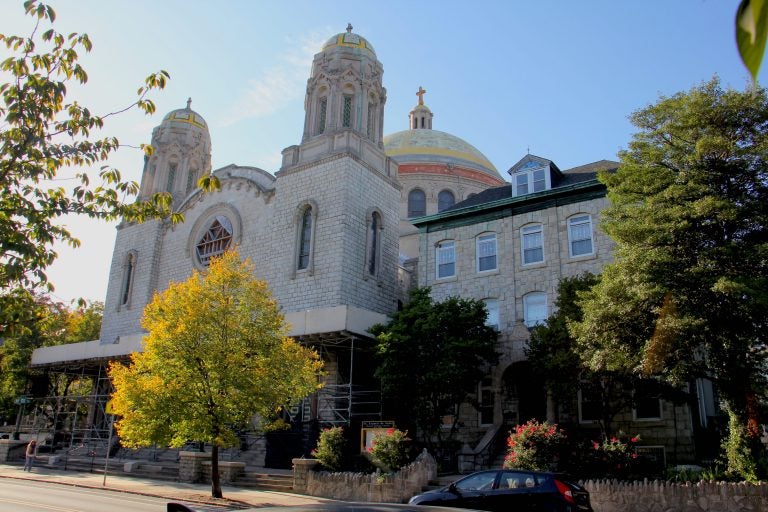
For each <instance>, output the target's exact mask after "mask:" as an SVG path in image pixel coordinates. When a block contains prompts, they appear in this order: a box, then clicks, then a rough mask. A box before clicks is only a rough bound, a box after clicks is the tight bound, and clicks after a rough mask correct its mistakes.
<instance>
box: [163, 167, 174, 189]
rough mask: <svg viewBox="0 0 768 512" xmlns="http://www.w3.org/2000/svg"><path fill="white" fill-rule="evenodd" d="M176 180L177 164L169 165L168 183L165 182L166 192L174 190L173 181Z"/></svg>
mask: <svg viewBox="0 0 768 512" xmlns="http://www.w3.org/2000/svg"><path fill="white" fill-rule="evenodd" d="M174 181H176V164H171V165H169V166H168V183H166V184H165V191H166V192H173V182H174Z"/></svg>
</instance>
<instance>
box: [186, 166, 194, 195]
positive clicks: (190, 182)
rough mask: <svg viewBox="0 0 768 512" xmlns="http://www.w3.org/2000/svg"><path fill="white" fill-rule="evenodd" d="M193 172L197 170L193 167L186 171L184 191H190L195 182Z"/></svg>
mask: <svg viewBox="0 0 768 512" xmlns="http://www.w3.org/2000/svg"><path fill="white" fill-rule="evenodd" d="M195 174H197V171H195V170H194V169H190V170H189V172H188V173H187V188H186V193H187V194H189V193H190V192H191V191H192V187H193V186H194V184H195Z"/></svg>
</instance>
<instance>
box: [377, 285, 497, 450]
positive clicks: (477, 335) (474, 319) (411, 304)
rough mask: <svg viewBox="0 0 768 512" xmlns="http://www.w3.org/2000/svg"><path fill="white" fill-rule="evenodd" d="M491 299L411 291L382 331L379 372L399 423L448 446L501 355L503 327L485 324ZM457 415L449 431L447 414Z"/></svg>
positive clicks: (379, 334) (431, 441)
mask: <svg viewBox="0 0 768 512" xmlns="http://www.w3.org/2000/svg"><path fill="white" fill-rule="evenodd" d="M487 314H488V313H487V311H486V309H485V304H483V302H482V301H479V300H473V299H463V298H459V297H450V298H448V299H446V300H444V301H443V302H434V301H433V300H432V297H431V296H430V289H429V288H418V289H415V290H414V291H412V292H411V294H410V298H409V301H408V302H407V303H406V304H405V306H404V307H403V309H402V310H400V311H397V312H396V313H394V314H393V315H392V317H391V319H390V321H389V323H388V324H387V325H377V326H374V327H373V328H371V331H370V332H371V333H372V334H374V335H375V336H376V341H377V352H378V356H379V365H378V368H377V369H376V376H377V377H378V378H379V379H381V384H382V390H383V392H384V394H385V396H386V397H387V398H388V399H390V401H391V402H392V404H393V412H394V414H395V416H396V417H397V418H398V424H399V425H410V424H414V425H415V426H416V428H417V431H418V433H419V435H420V437H421V439H422V440H423V441H424V442H425V443H426V444H427V445H428V446H430V447H432V448H434V447H437V448H443V447H444V443H447V442H449V441H450V440H451V438H452V437H453V435H454V434H455V432H456V428H457V426H458V424H457V421H458V418H457V417H456V416H455V414H454V413H455V411H456V409H457V408H458V407H459V405H460V404H462V403H467V402H470V403H472V402H474V401H475V400H474V398H473V397H474V396H475V395H476V393H477V384H478V382H480V380H481V379H482V378H483V377H485V376H486V374H487V372H488V369H489V367H490V366H491V365H492V364H494V363H495V362H496V361H497V359H498V354H497V353H496V351H495V346H496V339H497V333H496V330H495V329H494V328H493V327H490V326H488V325H486V324H485V320H486V317H487ZM446 415H454V421H453V424H452V425H451V429H450V430H449V431H448V433H447V436H446V432H445V429H442V428H441V425H442V421H443V417H444V416H446Z"/></svg>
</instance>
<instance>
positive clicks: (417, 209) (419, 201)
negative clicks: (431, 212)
mask: <svg viewBox="0 0 768 512" xmlns="http://www.w3.org/2000/svg"><path fill="white" fill-rule="evenodd" d="M426 214H427V195H426V194H425V193H424V191H423V190H420V189H418V188H415V189H413V190H411V191H410V192H408V217H422V216H424V215H426Z"/></svg>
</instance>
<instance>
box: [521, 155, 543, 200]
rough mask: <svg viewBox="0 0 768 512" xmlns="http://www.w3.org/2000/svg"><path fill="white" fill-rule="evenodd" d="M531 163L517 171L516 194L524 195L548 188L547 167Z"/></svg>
mask: <svg viewBox="0 0 768 512" xmlns="http://www.w3.org/2000/svg"><path fill="white" fill-rule="evenodd" d="M531 164H533V162H531V163H529V164H528V165H526V166H525V167H523V168H522V169H520V170H519V171H518V172H516V173H515V195H516V196H522V195H525V194H530V193H532V192H541V191H542V190H547V188H548V187H547V168H546V167H540V166H537V165H535V164H533V165H531Z"/></svg>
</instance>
